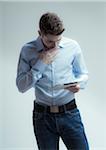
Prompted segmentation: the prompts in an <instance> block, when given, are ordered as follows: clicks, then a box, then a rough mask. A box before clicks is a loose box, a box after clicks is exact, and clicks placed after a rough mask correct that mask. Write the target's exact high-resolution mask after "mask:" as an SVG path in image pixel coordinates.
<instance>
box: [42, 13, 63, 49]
mask: <svg viewBox="0 0 106 150" xmlns="http://www.w3.org/2000/svg"><path fill="white" fill-rule="evenodd" d="M39 29H40V30H39V35H40V36H41V39H42V42H43V44H44V46H45V47H46V48H48V49H51V48H55V47H57V46H58V44H59V42H60V40H61V37H62V33H63V31H64V30H65V29H64V27H63V22H62V20H61V19H60V18H59V17H58V16H57V14H55V13H50V12H48V13H45V14H43V15H42V16H41V18H40V21H39Z"/></svg>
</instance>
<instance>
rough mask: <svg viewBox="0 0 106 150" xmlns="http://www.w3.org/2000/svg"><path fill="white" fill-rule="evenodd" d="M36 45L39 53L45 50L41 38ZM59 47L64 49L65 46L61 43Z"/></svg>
mask: <svg viewBox="0 0 106 150" xmlns="http://www.w3.org/2000/svg"><path fill="white" fill-rule="evenodd" d="M36 45H37V47H36V49H37V51H41V50H43V49H44V45H43V43H42V40H41V38H40V36H39V37H38V38H37V40H36ZM59 47H60V48H63V47H64V45H63V43H62V42H61V41H60V43H59Z"/></svg>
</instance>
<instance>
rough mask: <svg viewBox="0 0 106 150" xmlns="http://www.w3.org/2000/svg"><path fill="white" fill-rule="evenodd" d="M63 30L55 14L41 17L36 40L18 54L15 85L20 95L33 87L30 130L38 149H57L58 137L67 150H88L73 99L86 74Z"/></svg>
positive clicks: (79, 53)
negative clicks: (31, 128)
mask: <svg viewBox="0 0 106 150" xmlns="http://www.w3.org/2000/svg"><path fill="white" fill-rule="evenodd" d="M64 30H65V29H64V26H63V22H62V21H61V19H60V18H59V17H58V16H57V14H55V13H50V12H48V13H45V14H43V15H42V16H41V18H40V21H39V31H38V32H39V37H38V38H37V39H36V40H34V41H32V42H29V43H27V44H25V45H24V46H23V48H22V50H21V53H20V58H19V63H18V70H17V79H16V84H17V87H18V89H19V91H20V92H22V93H23V92H26V91H27V90H28V89H30V88H32V87H34V88H35V96H36V100H34V109H33V127H34V133H35V136H36V140H37V144H38V148H39V150H59V138H60V137H61V138H62V140H63V142H64V144H65V145H66V147H67V149H68V150H88V149H89V148H88V142H87V138H86V135H85V131H84V126H83V123H82V121H81V117H80V112H79V109H78V108H77V105H76V100H75V93H76V92H79V91H80V89H83V88H85V85H86V83H87V79H88V71H87V69H86V66H85V63H84V59H83V54H82V51H81V49H80V46H79V45H78V43H77V42H76V41H74V40H71V39H69V38H65V37H63V36H62V33H63V32H64ZM73 82H74V84H72V83H73ZM69 83H70V84H69Z"/></svg>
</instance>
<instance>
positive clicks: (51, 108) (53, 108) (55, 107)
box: [50, 106, 59, 113]
mask: <svg viewBox="0 0 106 150" xmlns="http://www.w3.org/2000/svg"><path fill="white" fill-rule="evenodd" d="M50 112H51V113H58V112H59V107H58V106H50Z"/></svg>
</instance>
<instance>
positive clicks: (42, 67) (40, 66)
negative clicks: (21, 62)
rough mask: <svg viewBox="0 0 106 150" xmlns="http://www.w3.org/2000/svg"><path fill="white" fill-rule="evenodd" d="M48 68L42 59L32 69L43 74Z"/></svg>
mask: <svg viewBox="0 0 106 150" xmlns="http://www.w3.org/2000/svg"><path fill="white" fill-rule="evenodd" d="M46 67H47V64H45V63H44V62H43V61H42V60H41V59H39V60H38V61H37V62H36V64H35V65H34V66H33V67H32V69H33V70H35V71H40V72H41V73H43V72H44V70H45V68H46Z"/></svg>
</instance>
